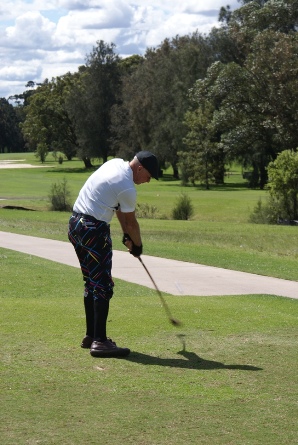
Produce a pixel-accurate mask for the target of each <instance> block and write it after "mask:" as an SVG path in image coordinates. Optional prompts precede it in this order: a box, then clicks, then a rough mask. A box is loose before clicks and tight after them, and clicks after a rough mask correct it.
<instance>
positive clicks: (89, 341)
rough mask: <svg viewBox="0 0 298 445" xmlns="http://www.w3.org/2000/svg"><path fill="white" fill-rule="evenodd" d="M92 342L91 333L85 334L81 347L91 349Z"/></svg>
mask: <svg viewBox="0 0 298 445" xmlns="http://www.w3.org/2000/svg"><path fill="white" fill-rule="evenodd" d="M92 342H93V338H92V337H90V335H85V337H84V338H83V340H82V343H81V348H84V349H90V348H91V345H92Z"/></svg>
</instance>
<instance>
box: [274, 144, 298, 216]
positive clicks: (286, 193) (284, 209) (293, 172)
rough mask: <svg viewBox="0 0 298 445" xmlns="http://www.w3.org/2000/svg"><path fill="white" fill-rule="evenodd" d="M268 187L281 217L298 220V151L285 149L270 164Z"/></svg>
mask: <svg viewBox="0 0 298 445" xmlns="http://www.w3.org/2000/svg"><path fill="white" fill-rule="evenodd" d="M268 178H269V182H268V189H269V193H270V196H271V198H272V201H271V202H272V203H274V206H275V209H276V210H277V211H278V212H279V217H280V218H281V219H288V220H298V152H297V151H296V152H294V151H292V150H284V151H283V152H282V153H280V154H279V155H278V156H277V158H276V160H275V161H273V162H271V163H270V164H269V165H268Z"/></svg>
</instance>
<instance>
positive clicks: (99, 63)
mask: <svg viewBox="0 0 298 445" xmlns="http://www.w3.org/2000/svg"><path fill="white" fill-rule="evenodd" d="M120 60H121V59H120V57H119V56H118V55H117V54H116V53H115V45H114V44H113V43H112V44H107V43H105V42H103V41H102V40H101V41H98V42H97V46H95V47H94V48H93V50H92V51H91V53H90V54H89V55H88V56H87V58H86V69H85V70H84V72H83V73H82V75H81V77H80V81H79V84H78V83H77V84H75V85H74V86H73V88H72V89H71V91H70V94H69V96H68V99H67V109H68V111H69V113H70V115H71V119H72V122H73V123H74V125H75V132H76V135H77V139H78V144H79V150H78V154H79V156H80V157H81V158H82V159H85V160H86V159H91V158H102V159H103V161H104V162H105V161H106V160H107V159H108V156H109V155H110V154H111V153H112V143H111V138H112V132H111V110H112V107H113V106H114V105H115V104H116V103H117V102H118V100H119V97H120V92H121V70H120V66H119V63H120Z"/></svg>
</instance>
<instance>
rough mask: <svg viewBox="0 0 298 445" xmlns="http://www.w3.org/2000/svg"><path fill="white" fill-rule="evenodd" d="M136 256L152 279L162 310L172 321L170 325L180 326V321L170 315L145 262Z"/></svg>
mask: <svg viewBox="0 0 298 445" xmlns="http://www.w3.org/2000/svg"><path fill="white" fill-rule="evenodd" d="M137 258H138V260H139V261H140V263H141V264H142V266H143V267H144V269H145V271H146V272H147V274H148V276H149V278H150V280H151V281H152V283H153V285H154V287H155V289H156V292H157V293H158V295H159V298H160V300H161V302H162V305H163V307H164V310H165V312H166V314H167V316H168V319H169V321H170V323H172V325H174V326H181V322H180V321H179V320H176V319H175V318H173V317H172V314H171V311H170V309H169V306H168V305H167V303H166V301H165V299H164V297H163V296H162V293H161V292H160V290H159V289H158V287H157V285H156V283H155V281H154V280H153V278H152V276H151V274H150V272H149V270H148V269H147V267H146V266H145V264H144V263H143V260H142V258H141V257H137Z"/></svg>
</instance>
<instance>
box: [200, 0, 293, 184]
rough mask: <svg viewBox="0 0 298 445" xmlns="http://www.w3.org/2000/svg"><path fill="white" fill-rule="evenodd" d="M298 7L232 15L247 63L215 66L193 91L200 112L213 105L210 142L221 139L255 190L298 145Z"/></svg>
mask: <svg viewBox="0 0 298 445" xmlns="http://www.w3.org/2000/svg"><path fill="white" fill-rule="evenodd" d="M296 3H297V2H296V0H289V4H284V3H283V2H277V1H268V2H266V3H264V4H259V3H255V2H251V3H249V4H247V5H245V6H243V7H242V8H240V9H239V10H236V11H235V12H233V13H232V14H231V16H230V17H229V20H228V23H227V25H226V32H227V34H228V35H229V37H230V38H231V40H232V41H235V43H236V44H237V45H238V47H239V48H241V50H242V54H243V58H242V59H241V60H238V61H236V62H235V61H234V62H229V63H221V62H216V63H215V64H213V65H212V66H211V67H210V68H209V70H208V73H207V76H206V78H205V79H203V80H201V81H198V82H197V83H196V87H195V88H194V90H193V91H194V96H195V100H197V107H198V109H200V110H201V112H204V109H206V104H212V106H213V110H214V112H213V113H212V116H210V122H208V126H209V128H210V129H211V130H210V131H211V133H210V137H212V135H213V134H217V135H219V143H218V148H219V149H221V150H223V151H224V153H225V154H226V156H227V159H229V160H233V159H238V160H240V161H241V162H242V164H243V165H244V166H249V167H251V168H252V170H253V175H252V181H251V185H252V186H257V185H258V186H260V187H261V188H264V186H265V184H266V181H267V165H268V163H269V162H270V161H272V160H274V159H275V158H276V156H277V154H278V153H279V152H280V151H282V150H285V149H292V150H295V149H296V147H297V145H298V140H297V132H296V131H295V128H297V125H298V122H297V105H298V102H297V97H298V96H297V94H298V93H297V91H298V83H297V78H298V77H297V69H298V57H297V54H298V47H297V43H298V40H297V33H296V32H294V31H292V28H293V24H295V23H296V20H297V11H296V10H295V9H294V8H293V6H294V5H296ZM278 11H279V12H280V14H278V13H277V12H278ZM269 12H271V14H269ZM286 12H288V13H286Z"/></svg>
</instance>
